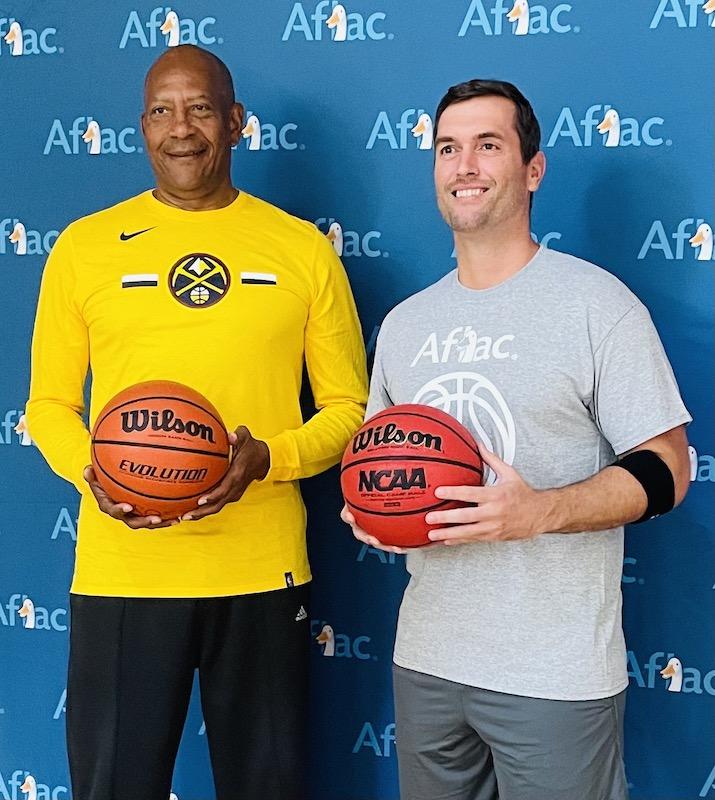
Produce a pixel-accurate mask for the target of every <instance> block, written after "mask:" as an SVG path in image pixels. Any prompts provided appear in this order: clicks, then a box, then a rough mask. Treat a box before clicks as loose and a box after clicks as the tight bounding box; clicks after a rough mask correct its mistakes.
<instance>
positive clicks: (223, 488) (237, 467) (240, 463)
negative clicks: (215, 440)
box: [181, 425, 270, 520]
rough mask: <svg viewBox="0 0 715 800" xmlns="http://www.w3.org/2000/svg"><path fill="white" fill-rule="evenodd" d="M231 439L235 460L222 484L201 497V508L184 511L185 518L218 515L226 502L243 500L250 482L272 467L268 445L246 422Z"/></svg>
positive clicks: (258, 478)
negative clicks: (253, 433) (247, 426)
mask: <svg viewBox="0 0 715 800" xmlns="http://www.w3.org/2000/svg"><path fill="white" fill-rule="evenodd" d="M228 440H229V442H230V444H231V446H232V447H233V460H232V461H231V466H230V467H229V468H228V472H227V473H226V474H225V475H224V477H223V479H222V481H221V483H219V485H218V486H217V487H216V488H215V489H214V490H213V491H212V492H210V493H209V494H207V495H204V496H203V497H200V498H199V502H198V508H195V509H192V510H191V511H189V512H187V513H186V514H184V515H183V516H182V517H181V519H182V520H194V519H203V518H204V517H208V516H209V514H216V513H217V512H218V511H220V510H221V509H222V508H223V507H224V506H225V505H226V503H235V502H236V500H240V499H241V497H242V496H243V493H244V492H245V491H246V489H247V488H248V486H249V484H251V483H252V482H253V481H256V480H258V481H259V480H262V479H263V478H265V477H266V474H267V473H268V468H269V466H270V452H269V450H268V445H267V444H266V443H265V442H263V441H261V440H260V439H254V438H253V436H251V433H250V431H249V430H248V428H246V427H245V426H244V425H241V426H240V427H238V428H236V432H235V433H229V435H228Z"/></svg>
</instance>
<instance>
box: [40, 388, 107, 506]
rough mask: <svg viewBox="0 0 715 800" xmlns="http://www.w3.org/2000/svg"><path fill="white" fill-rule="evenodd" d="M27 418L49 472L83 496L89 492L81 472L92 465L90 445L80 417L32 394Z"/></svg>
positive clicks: (59, 404) (62, 406) (53, 401)
mask: <svg viewBox="0 0 715 800" xmlns="http://www.w3.org/2000/svg"><path fill="white" fill-rule="evenodd" d="M26 414H27V427H28V431H29V433H30V436H31V437H32V440H33V441H34V442H35V444H36V445H37V447H38V449H39V450H40V452H41V453H42V455H43V456H44V457H45V460H46V461H47V463H48V464H49V466H50V468H51V469H52V470H53V471H54V472H56V473H57V474H58V475H60V476H61V477H62V478H64V479H65V480H68V481H70V483H73V484H74V485H75V487H76V488H77V491H79V492H80V493H82V492H84V491H86V488H87V485H86V482H85V480H84V478H83V477H82V472H83V470H84V467H86V466H87V465H88V464H89V463H90V459H91V443H90V435H89V431H88V430H87V428H86V426H85V424H84V422H83V421H82V418H81V416H80V415H79V413H78V412H77V411H75V410H73V409H72V408H70V407H69V406H67V405H65V404H63V403H61V402H58V401H55V400H50V399H46V398H39V397H33V396H32V394H31V395H30V400H29V402H28V404H27V409H26Z"/></svg>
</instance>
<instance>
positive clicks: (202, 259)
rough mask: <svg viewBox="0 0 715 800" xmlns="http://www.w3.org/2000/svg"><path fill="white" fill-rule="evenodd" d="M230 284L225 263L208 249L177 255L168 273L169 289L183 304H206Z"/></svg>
mask: <svg viewBox="0 0 715 800" xmlns="http://www.w3.org/2000/svg"><path fill="white" fill-rule="evenodd" d="M230 285H231V275H230V273H229V271H228V267H227V266H226V265H225V264H224V263H223V261H221V259H219V258H216V256H211V255H209V254H208V253H190V254H189V255H188V256H183V257H182V258H180V259H179V260H178V261H177V262H176V264H174V266H173V267H172V268H171V272H170V273H169V291H170V292H171V293H172V295H173V296H174V297H175V298H176V299H177V300H178V301H179V302H180V303H181V304H182V305H184V306H188V307H189V308H207V307H208V306H213V305H216V303H218V301H219V300H221V299H222V298H223V297H225V295H226V292H227V291H228V287H229V286H230Z"/></svg>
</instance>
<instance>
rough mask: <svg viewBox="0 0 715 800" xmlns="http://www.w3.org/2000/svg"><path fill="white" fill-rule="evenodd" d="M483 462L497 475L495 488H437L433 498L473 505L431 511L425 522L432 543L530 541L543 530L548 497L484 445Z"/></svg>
mask: <svg viewBox="0 0 715 800" xmlns="http://www.w3.org/2000/svg"><path fill="white" fill-rule="evenodd" d="M480 452H481V454H482V457H483V459H484V461H485V463H486V464H487V465H488V466H489V467H491V469H492V470H493V471H494V473H496V476H497V481H496V484H495V485H494V486H440V487H438V488H437V489H435V495H436V496H437V497H440V498H442V499H444V500H461V501H463V502H465V503H470V504H472V505H469V506H465V507H463V508H452V509H449V510H447V511H431V512H430V513H429V514H427V515H426V517H425V519H426V521H427V523H428V524H430V525H444V526H446V527H440V528H437V529H436V530H431V531H430V533H429V538H430V539H431V540H432V541H433V542H443V543H444V544H446V545H453V544H466V543H468V542H497V541H510V540H514V539H533V538H534V537H535V536H538V535H539V534H540V533H543V532H544V531H545V530H548V527H544V522H545V519H546V516H547V512H548V509H547V507H546V505H547V504H546V498H547V494H546V493H545V492H540V491H538V490H537V489H534V488H532V487H531V486H529V484H528V483H527V482H526V481H525V480H524V479H523V478H522V477H521V475H519V473H518V472H517V471H516V470H515V469H514V468H513V467H511V466H510V465H509V464H507V463H506V462H505V461H502V460H501V458H499V456H497V455H495V454H494V453H491V452H489V451H488V450H486V449H485V448H484V447H483V446H482V447H480Z"/></svg>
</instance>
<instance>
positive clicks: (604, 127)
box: [596, 117, 613, 133]
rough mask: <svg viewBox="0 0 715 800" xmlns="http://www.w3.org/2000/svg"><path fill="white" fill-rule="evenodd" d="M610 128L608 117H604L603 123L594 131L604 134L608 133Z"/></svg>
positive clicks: (611, 125)
mask: <svg viewBox="0 0 715 800" xmlns="http://www.w3.org/2000/svg"><path fill="white" fill-rule="evenodd" d="M612 127H613V123H612V122H611V120H610V118H609V117H604V119H603V121H602V122H601V123H600V125H599V126H598V127H597V128H596V130H597V131H598V132H599V133H606V132H607V131H610V130H611V128H612Z"/></svg>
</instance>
